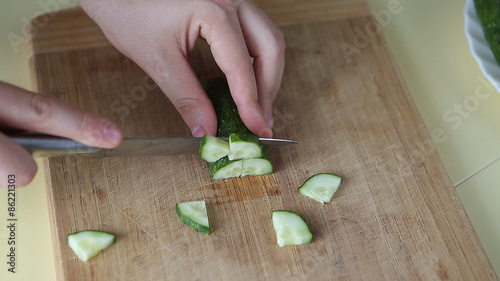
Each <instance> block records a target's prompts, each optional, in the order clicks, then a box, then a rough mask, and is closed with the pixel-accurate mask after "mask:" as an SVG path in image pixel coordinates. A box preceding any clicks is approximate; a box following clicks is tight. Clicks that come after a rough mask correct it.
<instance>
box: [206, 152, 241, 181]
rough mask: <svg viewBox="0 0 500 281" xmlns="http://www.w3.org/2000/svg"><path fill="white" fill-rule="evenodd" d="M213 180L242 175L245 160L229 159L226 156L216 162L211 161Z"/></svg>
mask: <svg viewBox="0 0 500 281" xmlns="http://www.w3.org/2000/svg"><path fill="white" fill-rule="evenodd" d="M209 167H210V173H211V175H212V180H222V179H230V178H237V177H240V176H241V171H242V169H243V160H233V161H231V160H229V158H228V157H224V158H222V159H220V160H218V161H217V162H215V163H209Z"/></svg>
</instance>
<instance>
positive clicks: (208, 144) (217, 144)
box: [200, 135, 229, 163]
mask: <svg viewBox="0 0 500 281" xmlns="http://www.w3.org/2000/svg"><path fill="white" fill-rule="evenodd" d="M200 154H201V158H202V159H203V160H205V161H207V162H209V163H213V162H215V161H217V160H219V159H221V158H223V157H225V156H227V155H228V154H229V143H228V142H227V141H225V140H222V139H219V138H216V137H213V136H210V135H205V136H203V139H202V140H201V147H200Z"/></svg>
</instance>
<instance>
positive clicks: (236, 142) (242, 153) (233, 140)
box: [228, 133, 262, 160]
mask: <svg viewBox="0 0 500 281" xmlns="http://www.w3.org/2000/svg"><path fill="white" fill-rule="evenodd" d="M259 157H262V146H261V145H260V143H259V138H258V137H257V136H256V135H254V134H248V133H247V134H238V133H232V134H230V135H229V154H228V158H229V160H238V159H247V158H259Z"/></svg>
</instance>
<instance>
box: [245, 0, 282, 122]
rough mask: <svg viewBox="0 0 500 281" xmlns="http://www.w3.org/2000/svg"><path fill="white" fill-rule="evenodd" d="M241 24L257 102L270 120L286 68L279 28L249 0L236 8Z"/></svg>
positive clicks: (267, 119)
mask: <svg viewBox="0 0 500 281" xmlns="http://www.w3.org/2000/svg"><path fill="white" fill-rule="evenodd" d="M238 15H239V19H240V24H241V28H242V31H243V35H244V36H245V41H246V44H247V46H248V50H249V52H250V55H251V56H252V57H253V58H254V62H253V68H254V72H255V77H256V80H257V89H258V93H259V103H260V105H261V107H262V110H263V112H264V116H265V118H266V121H267V122H268V124H269V125H270V126H271V127H272V124H273V113H272V109H273V106H272V105H273V102H274V99H275V97H276V95H277V94H278V91H279V88H280V85H281V78H282V76H283V70H284V68H285V39H284V36H283V33H282V32H281V30H280V29H279V28H278V27H277V26H276V25H275V24H274V23H273V22H272V21H271V20H270V19H269V18H267V17H266V15H264V13H263V12H262V11H260V10H259V9H258V8H257V7H255V6H254V5H253V4H252V3H251V2H249V1H243V2H242V4H241V6H240V9H238Z"/></svg>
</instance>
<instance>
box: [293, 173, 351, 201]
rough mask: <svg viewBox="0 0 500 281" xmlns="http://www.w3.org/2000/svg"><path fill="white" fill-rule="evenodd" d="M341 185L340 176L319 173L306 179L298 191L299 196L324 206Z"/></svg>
mask: <svg viewBox="0 0 500 281" xmlns="http://www.w3.org/2000/svg"><path fill="white" fill-rule="evenodd" d="M341 183H342V178H341V177H340V176H337V175H334V174H327V173H320V174H316V175H314V176H312V177H310V178H308V179H307V180H306V181H305V182H304V184H303V185H302V186H301V187H299V189H298V191H299V192H300V194H302V195H304V196H307V197H309V198H311V199H314V200H316V201H318V202H320V203H322V204H324V203H329V202H331V201H332V197H333V195H334V194H335V192H337V189H338V188H339V186H340V184H341Z"/></svg>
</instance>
